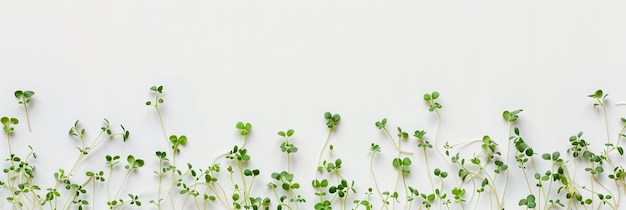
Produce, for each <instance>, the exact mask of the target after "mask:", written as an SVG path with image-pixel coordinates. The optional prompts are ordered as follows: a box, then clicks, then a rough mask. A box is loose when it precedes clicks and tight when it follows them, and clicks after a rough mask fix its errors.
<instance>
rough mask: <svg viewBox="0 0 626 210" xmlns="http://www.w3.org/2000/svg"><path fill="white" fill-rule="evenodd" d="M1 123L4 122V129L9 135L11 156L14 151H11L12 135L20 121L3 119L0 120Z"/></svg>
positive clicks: (8, 118)
mask: <svg viewBox="0 0 626 210" xmlns="http://www.w3.org/2000/svg"><path fill="white" fill-rule="evenodd" d="M0 122H2V128H3V129H4V133H5V134H6V135H7V143H8V145H9V154H13V150H12V149H11V134H13V131H14V130H15V128H13V126H14V125H17V124H18V123H19V122H20V121H19V120H18V119H17V118H12V117H11V118H10V117H2V118H0Z"/></svg>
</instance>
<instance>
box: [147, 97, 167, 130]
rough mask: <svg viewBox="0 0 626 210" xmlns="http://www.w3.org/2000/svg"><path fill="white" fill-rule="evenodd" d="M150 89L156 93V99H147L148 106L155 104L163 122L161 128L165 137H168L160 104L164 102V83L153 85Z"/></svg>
mask: <svg viewBox="0 0 626 210" xmlns="http://www.w3.org/2000/svg"><path fill="white" fill-rule="evenodd" d="M150 91H152V92H153V93H154V101H146V106H154V109H155V110H156V112H157V115H158V116H159V122H160V123H161V130H162V131H163V136H164V137H165V139H168V138H167V132H166V131H165V124H164V123H163V117H162V116H161V110H160V109H159V105H160V104H163V102H164V101H163V98H162V97H161V95H162V94H163V85H160V86H152V87H150Z"/></svg>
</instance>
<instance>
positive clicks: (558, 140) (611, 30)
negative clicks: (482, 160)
mask: <svg viewBox="0 0 626 210" xmlns="http://www.w3.org/2000/svg"><path fill="white" fill-rule="evenodd" d="M624 9H626V3H623V2H620V3H613V2H611V3H608V2H588V1H548V2H546V1H529V2H528V1H526V2H516V1H471V2H470V1H460V2H452V1H437V2H435V1H430V2H414V1H384V2H375V1H374V2H372V1H301V2H296V1H254V2H248V1H221V2H212V1H211V2H210V1H113V2H106V3H102V2H85V1H79V2H78V1H77V2H48V1H40V2H22V1H3V2H1V3H0V72H1V73H2V74H1V77H0V78H1V80H0V101H2V102H1V103H0V115H2V116H13V117H18V118H20V120H22V122H21V123H20V125H19V126H17V127H16V132H15V136H14V140H13V141H14V145H13V147H14V149H15V150H16V151H17V152H16V153H18V154H24V152H26V145H32V146H33V147H34V149H35V151H36V152H37V153H38V155H39V156H40V159H38V160H37V161H36V162H35V163H36V164H37V165H38V166H39V168H38V172H37V175H38V177H39V178H38V180H39V181H40V183H41V184H40V185H41V186H42V188H44V189H45V188H47V187H49V184H50V182H51V181H52V179H53V178H52V173H53V171H55V170H56V169H57V168H61V167H63V168H70V167H71V165H72V164H73V162H74V160H75V157H76V156H77V155H78V154H77V152H76V149H75V147H76V146H78V142H77V141H76V140H75V139H72V138H70V137H69V136H68V135H67V131H68V129H69V128H70V127H71V126H72V125H73V123H74V121H76V120H80V121H81V125H83V126H84V127H85V128H86V129H87V132H88V135H90V136H89V137H91V138H95V133H97V132H98V129H99V127H100V126H101V121H102V118H104V117H106V118H108V119H109V120H110V121H111V122H112V124H113V125H115V126H117V125H118V124H120V123H121V124H124V125H125V126H126V127H127V128H128V129H129V130H130V131H131V139H130V140H129V142H126V143H125V144H122V143H120V142H119V141H115V142H110V144H109V143H107V144H104V145H103V146H102V147H100V148H99V149H98V150H97V151H94V153H93V154H92V155H91V156H90V157H89V158H88V159H87V160H86V162H85V164H84V165H83V168H81V170H83V171H84V170H88V169H90V168H95V169H98V167H100V166H102V169H104V158H102V156H104V155H105V154H119V155H122V156H126V155H127V154H135V156H138V157H141V158H143V159H146V161H147V166H146V167H145V168H143V170H140V171H139V173H138V174H136V175H133V176H131V177H130V179H131V180H132V181H130V180H129V181H130V182H131V183H129V187H126V188H125V190H124V191H128V192H132V191H137V189H141V188H142V187H145V186H147V185H149V184H153V183H155V180H156V177H155V176H154V175H153V173H152V170H154V168H155V166H156V158H155V157H154V155H153V154H154V151H156V150H166V149H167V143H166V142H165V140H164V139H163V136H162V133H161V130H160V125H159V123H158V118H157V116H156V113H155V111H154V109H153V108H150V107H146V106H145V105H144V103H145V101H146V100H149V99H152V95H151V94H150V93H149V90H148V88H149V87H150V86H152V85H164V86H165V89H164V92H165V94H164V95H163V97H164V98H165V104H164V105H163V106H162V109H163V110H162V111H163V116H164V121H165V125H166V130H167V133H168V135H181V134H184V135H187V136H188V137H189V143H188V145H186V147H184V148H183V149H182V155H181V156H180V157H179V159H178V161H179V163H180V164H179V165H181V166H182V165H183V163H186V162H189V163H192V164H193V165H194V166H197V167H202V168H204V167H206V166H208V162H210V161H211V160H212V159H213V158H214V157H216V156H217V155H218V154H221V153H223V152H225V151H227V150H229V149H231V148H232V146H233V145H235V144H241V139H240V137H239V136H238V133H237V132H236V130H235V128H234V125H235V123H236V122H237V121H245V122H251V123H252V125H253V131H252V134H251V136H250V138H249V142H248V143H249V144H248V148H249V150H250V152H251V153H252V154H251V155H252V156H253V159H252V161H251V163H250V164H251V167H258V168H260V169H261V173H262V176H263V178H262V179H260V180H259V181H258V182H257V183H258V186H256V188H257V189H265V184H266V183H267V182H269V174H270V173H271V172H275V171H280V170H284V169H285V167H286V166H285V163H286V161H285V158H284V155H283V154H282V153H280V152H279V148H278V146H279V145H280V138H279V137H278V136H277V135H276V132H277V131H280V130H287V129H290V128H293V129H295V131H296V133H295V135H294V138H293V142H294V144H296V146H298V147H299V148H300V151H299V152H298V153H296V154H295V155H294V156H293V159H294V162H293V166H292V167H293V169H294V173H295V174H296V177H297V178H296V179H299V182H300V183H301V184H302V185H303V190H304V191H303V193H302V194H305V195H306V196H307V199H308V200H309V202H308V203H307V204H306V205H307V206H308V205H312V204H313V201H314V200H315V198H314V197H312V196H310V195H311V193H304V192H308V191H309V190H310V189H311V187H310V184H309V183H310V180H311V179H312V178H313V177H314V170H315V164H316V163H315V162H316V161H317V154H318V152H319V150H320V149H321V147H322V144H323V141H324V139H325V137H326V134H327V128H326V127H325V125H324V123H325V122H324V120H323V118H322V116H323V113H324V112H326V111H330V112H332V113H339V114H341V116H342V117H343V118H342V121H341V123H340V126H339V129H338V130H337V131H336V132H335V133H333V135H332V137H331V144H334V145H335V150H336V151H335V152H334V155H335V156H334V157H340V158H342V159H343V160H344V161H343V162H344V164H345V166H344V170H343V173H345V174H344V177H347V178H348V179H355V180H356V183H357V186H358V187H359V195H358V196H357V198H360V199H362V198H363V194H362V192H364V189H365V188H366V187H369V186H372V180H371V176H369V171H368V169H369V168H368V167H369V165H368V164H369V162H368V161H367V160H369V157H370V153H369V152H368V148H369V146H370V143H372V142H374V143H377V144H380V145H381V147H382V148H383V153H382V154H381V155H380V156H379V158H377V161H376V164H377V166H376V167H377V168H378V174H377V175H378V179H379V180H381V188H383V189H382V190H391V189H392V188H393V184H394V182H395V171H394V170H393V168H391V166H390V164H389V163H390V160H391V158H393V157H395V153H394V152H392V147H393V146H392V145H391V144H390V142H389V140H388V139H387V138H386V137H385V136H384V135H383V133H382V132H381V131H379V130H378V129H376V127H375V126H374V123H375V122H376V121H378V120H380V119H382V118H383V117H387V118H388V119H389V126H390V128H391V130H392V131H393V130H394V128H395V127H396V126H401V127H402V128H403V129H404V130H407V131H409V132H410V133H412V132H413V131H414V130H415V129H424V130H426V131H428V132H429V133H428V134H427V138H431V139H430V140H431V141H432V140H433V138H434V133H435V129H436V118H435V116H434V114H433V113H430V112H428V110H427V105H426V104H425V103H424V102H423V100H422V95H423V94H424V93H427V92H428V93H429V92H431V91H435V90H436V91H439V92H440V93H441V98H440V102H441V103H442V105H443V109H442V110H441V114H442V122H441V123H442V124H441V130H440V135H439V137H440V140H439V141H440V143H439V146H441V144H443V142H445V141H449V142H462V141H467V140H472V139H476V138H480V137H482V136H484V135H490V136H491V137H492V138H493V139H495V140H496V141H497V142H498V143H500V145H501V146H502V147H500V148H501V149H502V150H505V148H506V147H505V146H504V145H506V139H507V136H508V131H507V124H506V123H505V122H504V120H502V118H501V113H502V111H504V110H514V109H520V108H523V109H524V112H523V113H522V114H521V118H520V120H519V124H518V126H519V127H520V129H521V130H522V135H523V136H524V137H525V138H526V140H527V141H528V142H529V143H530V144H531V146H533V147H535V151H536V152H537V153H539V154H542V153H544V152H553V151H557V150H558V151H561V153H562V154H565V150H566V148H567V144H568V142H567V139H568V137H569V136H570V135H574V134H576V133H578V132H579V131H584V132H585V136H586V138H587V139H588V140H589V141H591V142H592V148H593V149H596V150H599V149H600V148H601V146H602V144H604V142H605V141H606V134H605V131H604V121H603V118H602V114H601V112H600V111H599V109H594V108H593V106H592V104H593V102H594V101H593V100H592V99H590V98H587V97H586V95H588V94H591V93H592V92H594V91H595V90H596V89H603V90H604V91H605V92H607V93H609V98H608V102H607V103H608V111H609V124H610V132H611V138H612V141H614V139H615V137H616V135H615V134H617V132H618V131H619V129H620V128H621V126H622V124H621V123H620V122H619V118H620V117H624V116H626V109H625V108H626V107H619V106H618V107H615V106H614V105H615V104H616V103H618V102H620V101H626V91H625V90H624V87H625V86H624V85H623V81H624V79H625V76H626V73H624V69H625V67H626V59H624V57H625V56H626V39H625V38H624V37H626V24H625V23H626V13H624V12H623V11H624ZM18 89H30V90H34V91H35V92H36V95H35V96H34V99H33V102H32V104H31V105H30V114H31V117H32V127H33V131H32V132H28V130H27V128H26V126H25V120H24V113H23V110H22V108H21V107H20V106H19V105H18V104H17V101H16V100H15V99H14V97H13V91H15V90H18ZM118 130H119V129H118ZM393 133H395V132H393ZM2 142H4V141H2ZM411 142H412V143H411V144H410V145H413V146H414V140H413V139H412V141H411ZM2 145H4V144H2ZM0 148H5V149H6V147H5V146H2V147H0ZM5 149H2V150H0V154H4V155H6V153H7V151H6V150H5ZM412 149H414V150H417V149H416V148H412ZM468 152H469V153H468V154H467V155H468V156H469V155H471V153H472V151H468ZM418 154H421V153H418ZM4 155H3V156H4ZM430 155H432V156H431V157H432V158H433V159H437V158H438V156H437V154H436V153H434V152H433V153H432V154H430ZM412 158H413V159H414V163H415V164H414V166H413V170H414V172H415V173H416V174H412V178H411V180H413V182H414V183H415V184H414V185H420V186H421V185H424V186H427V185H425V183H420V184H417V183H419V182H418V181H417V180H418V179H420V178H424V177H423V176H425V167H423V165H422V164H418V163H423V162H422V161H423V160H422V159H420V156H419V155H416V156H412ZM619 160H621V159H619ZM433 164H435V163H433ZM435 165H436V164H435ZM438 167H440V168H442V169H445V170H447V169H446V167H445V166H443V165H438ZM95 169H94V170H95ZM120 169H121V168H120ZM511 169H512V170H515V172H516V173H513V174H512V175H511V176H513V177H512V178H514V179H517V180H516V183H512V185H511V186H510V188H509V191H510V192H509V193H510V194H509V195H508V198H507V199H508V200H507V206H509V207H514V208H517V201H518V200H519V198H521V197H522V196H525V195H526V194H524V193H525V192H521V194H517V193H516V192H514V191H517V192H519V191H518V190H516V189H525V188H524V187H525V186H524V185H523V182H517V181H519V179H520V178H521V174H520V173H519V169H517V167H515V165H514V162H513V161H512V162H511ZM121 171H122V170H118V171H117V174H115V175H114V176H116V175H117V176H118V177H121V176H122V172H121ZM451 174H455V173H453V172H452V173H451ZM581 176H582V175H581ZM80 179H82V178H77V180H80ZM116 180H119V179H116ZM450 181H452V180H450ZM112 187H114V188H115V189H116V188H117V185H116V184H112ZM134 189H135V190H134ZM398 189H400V188H398ZM261 191H262V192H264V191H263V190H261ZM267 196H270V195H267ZM272 198H273V197H272ZM150 199H154V195H153V194H152V195H150V194H146V195H145V197H144V198H143V199H142V200H143V201H144V205H145V206H148V205H149V204H148V202H147V201H148V200H150ZM373 200H376V202H378V200H377V198H376V197H374V199H373ZM377 206H379V205H377Z"/></svg>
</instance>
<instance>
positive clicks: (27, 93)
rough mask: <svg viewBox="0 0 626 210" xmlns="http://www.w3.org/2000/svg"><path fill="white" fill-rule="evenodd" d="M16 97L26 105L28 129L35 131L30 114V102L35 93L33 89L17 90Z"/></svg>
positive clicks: (20, 102) (19, 102)
mask: <svg viewBox="0 0 626 210" xmlns="http://www.w3.org/2000/svg"><path fill="white" fill-rule="evenodd" d="M14 95H15V98H17V100H18V104H21V105H22V106H24V112H26V123H27V124H28V131H33V130H32V129H31V127H30V116H28V104H30V98H31V97H33V96H34V95H35V92H33V91H32V90H17V91H15V93H14Z"/></svg>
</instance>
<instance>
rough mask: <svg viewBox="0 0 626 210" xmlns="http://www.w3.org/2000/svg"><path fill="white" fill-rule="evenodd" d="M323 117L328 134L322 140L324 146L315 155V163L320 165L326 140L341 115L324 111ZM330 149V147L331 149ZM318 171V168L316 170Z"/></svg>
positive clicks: (328, 138) (326, 143)
mask: <svg viewBox="0 0 626 210" xmlns="http://www.w3.org/2000/svg"><path fill="white" fill-rule="evenodd" d="M324 119H326V126H328V135H326V140H325V141H324V146H322V149H321V150H320V154H319V155H318V157H317V165H318V166H319V165H320V162H321V161H322V153H324V150H325V149H326V145H328V141H329V140H330V134H331V133H332V132H333V129H334V128H335V127H336V126H337V125H338V124H339V120H341V116H339V114H331V113H330V112H326V113H324ZM331 150H332V149H331ZM318 171H319V170H318ZM317 175H318V173H317V172H316V173H315V179H317Z"/></svg>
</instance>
